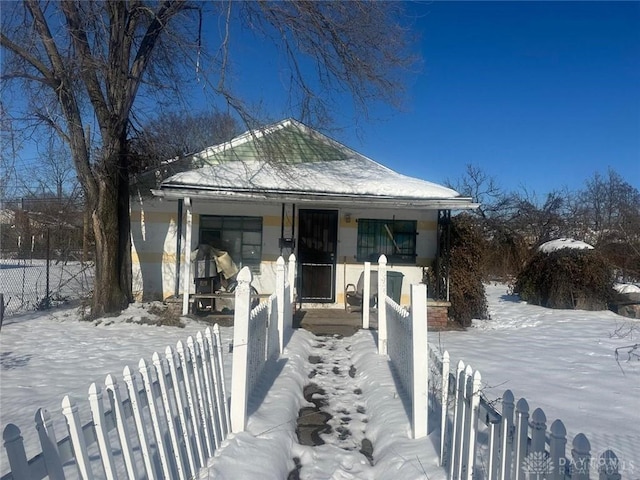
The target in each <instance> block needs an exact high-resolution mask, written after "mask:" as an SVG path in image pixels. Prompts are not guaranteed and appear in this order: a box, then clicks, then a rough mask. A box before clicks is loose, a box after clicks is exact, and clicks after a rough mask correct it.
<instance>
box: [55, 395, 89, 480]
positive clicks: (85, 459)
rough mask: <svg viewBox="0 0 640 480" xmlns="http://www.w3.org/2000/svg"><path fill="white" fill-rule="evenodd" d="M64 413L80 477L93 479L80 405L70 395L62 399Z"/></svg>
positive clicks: (85, 479)
mask: <svg viewBox="0 0 640 480" xmlns="http://www.w3.org/2000/svg"><path fill="white" fill-rule="evenodd" d="M62 414H63V415H64V416H65V418H66V419H67V429H68V431H69V439H70V440H71V445H72V447H73V452H74V454H75V458H76V465H77V466H78V472H79V473H80V478H82V479H83V480H92V479H93V471H92V470H91V463H90V462H89V454H88V453H87V444H86V442H85V441H84V434H83V432H82V423H81V422H80V415H79V414H78V406H77V405H76V402H75V401H74V400H73V399H72V398H71V397H70V396H69V395H65V396H64V398H63V399H62Z"/></svg>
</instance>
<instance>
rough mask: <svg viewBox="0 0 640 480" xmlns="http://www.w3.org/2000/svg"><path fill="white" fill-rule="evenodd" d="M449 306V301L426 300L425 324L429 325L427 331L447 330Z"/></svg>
mask: <svg viewBox="0 0 640 480" xmlns="http://www.w3.org/2000/svg"><path fill="white" fill-rule="evenodd" d="M450 306H451V302H438V301H436V300H431V299H429V300H427V324H428V325H429V331H432V332H439V331H441V330H448V325H449V307H450Z"/></svg>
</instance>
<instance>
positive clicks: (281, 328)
mask: <svg viewBox="0 0 640 480" xmlns="http://www.w3.org/2000/svg"><path fill="white" fill-rule="evenodd" d="M284 281H285V275H284V258H282V257H281V256H280V257H278V260H277V261H276V299H277V301H276V305H277V308H278V345H279V351H280V353H282V351H283V350H284V339H285V328H286V325H285V321H284V302H285V298H284V294H285V289H284Z"/></svg>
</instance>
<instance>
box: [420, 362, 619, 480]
mask: <svg viewBox="0 0 640 480" xmlns="http://www.w3.org/2000/svg"><path fill="white" fill-rule="evenodd" d="M430 357H431V361H432V362H433V363H434V366H435V369H434V370H435V371H436V372H438V374H439V375H437V376H439V385H438V382H435V381H434V383H433V384H432V388H434V389H435V390H436V391H438V393H439V396H440V401H439V404H440V405H442V406H444V408H443V409H442V410H441V413H442V417H441V431H440V440H441V443H440V462H441V465H442V466H443V467H445V468H446V469H447V471H448V472H449V478H450V479H456V480H457V479H465V480H471V479H472V478H485V479H487V480H494V479H495V480H522V479H524V478H533V477H536V478H539V479H542V478H545V479H548V480H564V479H568V478H571V479H577V480H588V479H589V478H598V479H599V480H620V479H621V475H620V471H619V470H620V462H619V461H618V458H617V456H616V454H615V453H614V452H613V451H611V450H607V451H606V452H604V453H602V454H601V455H600V456H599V457H597V458H592V457H591V452H590V450H591V446H590V443H589V440H588V439H587V437H586V436H585V435H583V434H582V433H580V434H578V435H576V436H575V437H574V438H573V440H572V442H571V444H570V445H569V447H567V443H568V439H567V430H566V428H565V426H564V424H563V422H562V421H561V420H555V421H554V422H553V423H552V424H551V426H550V427H549V428H547V423H548V422H547V418H546V415H545V414H544V411H543V410H542V409H540V408H537V409H535V410H534V411H533V413H530V408H529V404H528V402H527V400H526V399H524V398H521V399H519V400H518V401H517V402H515V398H514V395H513V393H512V392H511V391H510V390H506V391H505V392H504V394H503V395H502V398H501V400H500V405H501V410H500V411H498V410H497V409H495V408H494V407H493V406H492V405H490V404H489V403H488V402H487V401H486V400H485V398H484V397H483V396H482V395H481V376H480V373H479V372H478V371H477V370H476V371H474V370H473V368H472V367H471V366H469V365H466V366H465V364H464V362H463V361H459V362H458V365H457V368H456V371H455V373H452V372H451V371H450V359H449V353H448V352H446V351H445V352H444V353H443V355H442V357H440V356H439V355H438V354H437V353H436V352H435V351H433V350H431V351H430ZM434 370H432V371H434ZM480 430H482V431H483V433H484V435H483V437H484V438H486V441H483V442H482V443H480V442H479V441H478V432H479V431H480ZM567 450H569V451H568V452H567ZM479 459H480V461H479Z"/></svg>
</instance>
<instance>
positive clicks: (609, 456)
mask: <svg viewBox="0 0 640 480" xmlns="http://www.w3.org/2000/svg"><path fill="white" fill-rule="evenodd" d="M598 465H599V467H598V480H620V479H621V478H622V476H621V475H620V473H619V472H618V469H619V467H620V462H619V461H618V457H617V456H616V454H615V453H613V451H612V450H606V451H604V452H603V453H602V455H600V459H599V460H598Z"/></svg>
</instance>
